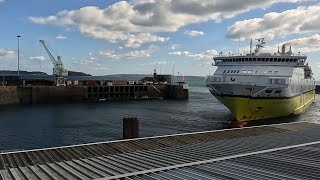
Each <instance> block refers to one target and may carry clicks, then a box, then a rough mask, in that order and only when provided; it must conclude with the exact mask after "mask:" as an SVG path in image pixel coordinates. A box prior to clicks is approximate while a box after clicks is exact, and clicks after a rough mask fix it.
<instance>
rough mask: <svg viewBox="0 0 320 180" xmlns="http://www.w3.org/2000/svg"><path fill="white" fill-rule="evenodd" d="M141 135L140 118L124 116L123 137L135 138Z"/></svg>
mask: <svg viewBox="0 0 320 180" xmlns="http://www.w3.org/2000/svg"><path fill="white" fill-rule="evenodd" d="M138 137H139V118H138V117H128V118H123V139H133V138H138Z"/></svg>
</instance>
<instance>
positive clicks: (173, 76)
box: [171, 63, 174, 83]
mask: <svg viewBox="0 0 320 180" xmlns="http://www.w3.org/2000/svg"><path fill="white" fill-rule="evenodd" d="M171 73H172V75H171V76H172V82H173V83H174V63H173V65H172V72H171Z"/></svg>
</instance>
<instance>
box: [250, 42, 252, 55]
mask: <svg viewBox="0 0 320 180" xmlns="http://www.w3.org/2000/svg"><path fill="white" fill-rule="evenodd" d="M251 52H252V38H251V39H250V54H251Z"/></svg>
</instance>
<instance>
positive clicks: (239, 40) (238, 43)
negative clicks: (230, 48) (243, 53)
mask: <svg viewBox="0 0 320 180" xmlns="http://www.w3.org/2000/svg"><path fill="white" fill-rule="evenodd" d="M238 55H240V35H239V39H238Z"/></svg>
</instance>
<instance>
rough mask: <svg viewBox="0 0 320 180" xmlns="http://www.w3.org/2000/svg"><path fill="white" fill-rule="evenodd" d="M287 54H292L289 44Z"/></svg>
mask: <svg viewBox="0 0 320 180" xmlns="http://www.w3.org/2000/svg"><path fill="white" fill-rule="evenodd" d="M287 54H290V55H291V54H292V51H291V46H290V49H289V51H288V52H287Z"/></svg>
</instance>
